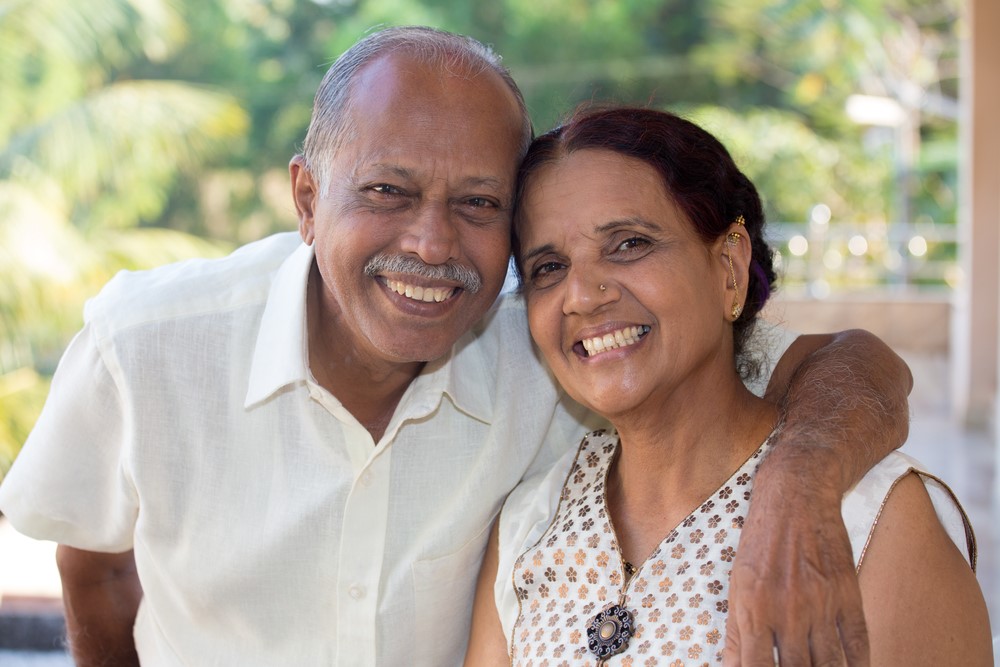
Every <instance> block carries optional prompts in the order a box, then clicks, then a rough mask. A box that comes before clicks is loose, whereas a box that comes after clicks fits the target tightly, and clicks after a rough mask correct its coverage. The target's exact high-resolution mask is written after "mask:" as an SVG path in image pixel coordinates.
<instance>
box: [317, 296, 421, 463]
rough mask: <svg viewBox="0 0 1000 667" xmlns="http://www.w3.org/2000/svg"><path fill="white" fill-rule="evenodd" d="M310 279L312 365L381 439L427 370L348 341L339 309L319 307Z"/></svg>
mask: <svg viewBox="0 0 1000 667" xmlns="http://www.w3.org/2000/svg"><path fill="white" fill-rule="evenodd" d="M309 283H310V284H309V288H308V295H309V296H308V300H307V308H306V326H307V328H308V337H309V370H310V371H311V372H312V374H313V377H315V378H316V381H317V382H318V383H319V384H320V386H322V387H323V388H324V389H326V390H327V391H329V392H330V393H331V394H333V395H334V396H335V397H336V398H337V400H339V401H340V402H341V404H343V406H344V407H345V408H346V409H347V410H348V411H349V412H350V413H351V414H352V415H354V418H355V419H357V420H358V421H359V422H360V423H361V425H362V426H364V427H365V429H366V430H367V431H368V433H369V434H371V436H372V440H374V441H375V442H376V443H377V442H378V441H379V440H380V439H381V438H382V436H383V435H384V434H385V430H386V428H387V427H388V426H389V421H390V420H391V419H392V415H393V414H394V413H395V411H396V406H397V405H398V404H399V401H400V399H401V398H402V397H403V394H404V393H406V389H407V388H408V387H409V386H410V383H412V382H413V380H414V379H416V377H417V376H418V375H419V374H420V372H421V370H423V367H424V362H408V363H391V362H387V361H385V360H384V359H377V358H371V355H365V354H364V353H363V352H362V351H359V350H357V349H353V346H350V345H345V340H346V337H345V336H338V335H337V331H338V330H340V328H341V327H340V326H338V322H337V317H338V314H336V313H329V312H327V311H326V310H325V309H323V308H321V307H320V304H319V298H318V295H317V294H316V291H317V290H316V287H315V285H316V281H314V280H312V279H311V280H310V281H309ZM331 341H336V344H333V343H331Z"/></svg>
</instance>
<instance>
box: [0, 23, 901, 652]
mask: <svg viewBox="0 0 1000 667" xmlns="http://www.w3.org/2000/svg"><path fill="white" fill-rule="evenodd" d="M529 139H530V123H529V121H528V117H527V114H526V111H525V108H524V103H523V100H522V98H521V95H520V93H519V91H518V90H517V87H516V86H515V85H514V83H513V81H512V80H511V79H510V77H509V75H508V74H507V72H506V71H505V70H504V69H503V68H502V67H501V66H500V65H499V60H498V58H497V57H496V56H495V55H493V54H492V53H491V52H490V51H489V50H488V49H486V48H485V47H483V46H482V45H481V44H478V43H477V42H475V41H473V40H470V39H467V38H464V37H460V36H455V35H450V34H447V33H441V32H438V31H434V30H430V29H425V28H405V29H390V30H386V31H382V32H378V33H375V34H372V35H370V36H369V37H367V38H365V39H364V40H362V41H361V42H359V43H358V44H356V45H355V46H354V47H353V48H351V49H350V50H349V51H348V52H347V53H345V54H344V55H343V56H341V58H340V59H339V60H338V61H337V62H336V63H335V64H334V65H333V66H332V67H331V69H330V71H329V72H328V73H327V76H326V78H325V79H324V81H323V83H322V85H321V87H320V89H319V91H318V93H317V95H316V101H315V108H314V112H313V118H312V122H311V125H310V128H309V134H308V137H307V139H306V143H305V151H304V155H303V156H296V157H295V158H293V159H292V162H291V165H290V172H291V182H292V194H293V198H294V201H295V206H296V209H297V211H298V216H299V221H300V225H299V232H300V233H299V234H298V235H295V234H280V235H277V236H274V237H270V238H267V239H264V240H262V241H259V242H256V243H252V244H250V245H248V246H246V247H244V248H242V249H240V250H238V251H237V252H235V253H234V254H233V255H231V256H229V257H227V258H224V259H220V260H214V261H189V262H184V263H180V264H177V265H173V266H168V267H164V268H160V269H157V270H154V271H150V272H144V273H136V274H122V275H120V276H118V277H116V278H115V279H114V280H113V281H111V283H109V284H108V286H107V287H106V288H105V289H104V290H103V291H102V293H101V294H100V295H99V296H98V297H97V298H95V299H94V300H93V301H91V302H90V303H89V304H88V307H87V311H86V318H85V319H86V324H85V326H84V329H83V330H82V331H81V332H80V333H79V335H78V336H77V337H76V338H75V339H74V341H73V342H72V343H71V345H70V346H69V348H68V350H67V351H66V354H65V356H64V358H63V360H62V362H61V364H60V368H59V370H58V371H57V373H56V376H55V378H54V379H53V384H52V391H51V394H50V397H49V400H48V402H47V404H46V407H45V410H44V412H43V414H42V416H41V418H40V419H39V421H38V424H37V426H36V427H35V430H34V431H33V433H32V435H31V437H30V439H29V441H28V442H27V443H26V445H25V448H24V451H23V452H22V454H21V456H20V457H19V458H18V460H17V461H16V463H15V464H14V467H13V469H12V470H11V472H10V474H9V476H8V477H7V479H6V480H5V481H4V483H3V486H2V487H0V507H2V509H3V511H4V512H5V513H6V514H7V515H8V516H9V518H10V520H11V521H12V522H13V524H14V525H15V526H16V527H17V528H18V529H19V530H21V531H22V532H25V533H27V534H29V535H32V536H35V537H38V538H44V539H50V540H55V541H57V542H59V543H60V545H61V546H60V548H59V552H58V554H59V555H58V560H59V567H60V571H61V574H62V578H63V586H64V597H65V604H66V612H67V621H68V627H69V634H70V641H71V645H72V648H73V651H74V654H75V656H76V659H77V660H78V664H80V665H94V664H128V663H129V662H135V661H136V660H137V659H139V660H141V661H142V663H143V664H144V665H180V664H195V665H198V664H218V665H230V664H231V665H241V666H243V667H245V666H248V665H278V664H281V665H375V664H381V665H434V666H436V665H448V664H457V663H459V662H460V661H461V659H462V655H463V651H464V648H465V641H466V636H467V631H468V623H469V613H470V608H471V600H472V596H473V589H474V585H475V580H476V574H477V570H478V566H479V562H480V559H481V557H482V554H483V550H484V548H485V544H486V539H487V536H488V533H489V527H490V523H491V520H492V519H493V517H494V516H495V515H496V512H497V510H498V508H499V506H500V504H501V502H502V501H503V499H504V497H505V495H506V494H507V492H508V491H509V490H510V489H511V488H512V487H513V486H514V485H515V484H516V483H517V482H518V481H519V480H520V479H521V478H522V477H523V476H525V475H526V474H529V473H530V472H531V471H533V470H540V469H542V468H544V467H545V466H547V465H549V464H550V462H551V461H553V459H554V457H555V456H557V455H558V454H559V452H561V451H563V449H564V448H565V447H568V446H572V443H574V442H576V441H577V440H578V438H579V435H580V434H581V433H583V431H584V429H585V428H586V425H585V424H584V422H585V421H586V420H587V419H588V417H587V416H586V415H583V414H581V412H582V411H581V410H580V408H579V407H578V406H575V405H573V404H572V403H570V402H569V401H568V400H567V399H565V398H564V397H562V396H561V395H560V394H559V393H558V391H557V389H556V388H554V387H553V385H552V383H551V380H550V378H549V377H548V375H547V373H546V372H545V370H544V369H543V368H542V367H541V366H540V364H539V362H538V360H537V359H536V357H535V356H534V353H533V350H532V346H531V341H530V339H529V338H528V332H527V326H526V323H525V319H524V312H523V306H522V304H521V302H520V300H519V299H517V298H516V297H505V298H502V299H500V300H499V301H497V300H496V297H497V294H498V293H499V291H500V289H501V286H502V283H503V280H504V274H505V267H506V265H507V260H508V255H509V250H510V246H509V240H508V236H509V232H510V229H509V227H510V220H511V208H512V206H513V183H514V176H515V170H516V167H517V164H518V160H519V158H520V157H521V155H522V154H523V151H524V150H525V148H526V145H527V143H528V141H529ZM805 357H808V358H807V359H806V361H804V362H802V363H801V364H800V363H799V361H801V360H802V359H803V358H805ZM824 358H826V359H828V361H825V360H824ZM795 367H798V370H797V371H795V377H794V378H793V381H792V382H791V383H789V381H788V378H789V376H790V375H791V373H792V370H793V369H794V368H795ZM841 368H842V369H847V371H853V376H854V377H853V379H852V380H846V379H842V378H841V377H840V373H839V371H837V370H836V369H841ZM880 369H881V370H880ZM847 374H848V375H850V373H847ZM776 376H777V377H776V378H775V380H774V381H773V382H772V386H777V387H784V386H787V385H789V384H790V386H791V390H790V391H789V393H788V397H787V400H786V403H787V406H788V407H787V410H786V412H787V414H786V418H787V427H786V429H785V432H784V433H785V437H784V438H783V440H784V441H783V442H782V443H779V444H778V445H776V447H775V450H776V452H775V455H774V456H773V457H772V459H773V461H772V462H771V463H770V464H769V465H768V466H767V467H766V469H765V470H762V472H761V475H760V477H759V479H760V481H759V482H758V485H759V488H760V490H759V491H758V493H759V497H760V499H759V500H758V501H757V506H756V507H757V508H759V513H758V515H757V518H755V516H751V517H750V518H749V521H748V523H749V524H750V525H749V526H748V528H747V531H746V534H747V535H748V537H746V538H744V539H745V541H746V546H745V547H744V548H742V549H741V554H745V555H743V556H741V558H743V563H742V568H743V570H742V571H741V573H740V574H738V577H737V579H736V581H735V582H734V584H735V585H736V586H737V587H740V586H742V587H743V590H746V593H745V594H744V595H743V596H740V597H738V598H737V599H736V600H734V607H735V611H734V618H736V619H738V620H739V621H740V624H739V627H738V628H737V630H736V631H735V632H734V633H733V635H734V637H736V638H738V639H739V640H740V642H741V647H740V650H741V651H742V653H743V656H744V660H745V663H744V664H755V663H753V660H755V659H757V658H758V657H759V656H766V658H768V659H770V657H771V646H772V642H773V641H774V637H775V636H776V637H777V641H779V642H781V643H782V655H783V660H784V658H785V656H789V659H790V660H793V661H794V660H795V659H797V658H798V659H801V660H802V661H803V664H805V663H808V661H809V660H810V657H809V652H810V650H812V651H813V657H814V659H817V660H821V659H823V658H824V657H825V656H827V655H829V654H830V652H836V653H839V651H841V648H840V647H841V640H840V639H839V638H838V635H837V633H838V629H837V628H838V624H839V626H840V633H841V634H842V635H843V637H844V640H843V641H844V645H845V646H846V647H847V651H848V654H849V655H851V656H853V655H854V654H855V653H856V652H857V653H863V651H864V647H865V639H864V626H863V621H861V620H860V618H861V616H860V603H859V601H858V595H857V590H856V584H854V583H853V571H852V568H851V565H850V551H849V547H848V546H847V542H846V535H842V534H839V533H837V532H836V531H834V532H833V534H832V535H830V536H829V537H826V538H824V539H820V537H821V536H816V535H814V534H813V531H814V530H815V526H816V525H826V524H831V525H832V523H833V522H832V521H815V520H813V517H810V516H808V515H809V514H811V513H817V512H819V513H821V514H824V515H826V516H830V517H839V496H840V494H841V493H842V492H843V490H844V489H845V488H847V486H849V485H850V483H851V480H853V479H855V478H857V477H858V476H860V474H861V473H862V472H863V470H864V469H865V468H866V467H867V465H868V462H870V461H873V460H875V459H877V458H878V457H879V456H881V454H882V453H883V452H869V451H867V450H866V448H865V447H863V446H861V445H859V444H858V443H863V442H867V441H877V440H885V439H886V438H887V437H888V438H889V439H892V440H894V441H895V442H897V443H898V442H900V441H901V440H902V438H903V435H904V433H905V428H906V427H905V421H906V411H905V395H906V393H907V392H908V389H909V386H908V383H909V375H908V372H907V371H906V369H905V366H903V365H902V364H901V363H900V362H899V361H898V360H897V359H896V358H895V357H894V355H892V353H891V352H890V351H888V350H887V349H886V348H885V347H884V346H882V345H881V344H880V343H879V342H878V341H874V340H872V339H871V337H869V336H867V335H864V334H860V333H854V334H844V335H840V336H831V337H819V338H815V337H814V338H806V339H800V340H799V341H797V342H796V343H795V344H794V345H793V346H792V350H791V352H790V353H789V354H787V355H786V357H785V360H784V361H783V362H782V363H781V364H779V366H778V371H777V372H776ZM818 385H822V386H818ZM858 392H861V395H862V396H867V397H874V398H875V399H879V400H881V401H882V406H883V407H885V406H888V407H889V413H890V415H891V417H892V420H887V419H886V418H885V417H884V416H880V417H878V418H876V417H873V416H872V414H873V413H872V412H865V411H864V410H858V409H856V408H857V406H859V405H860V406H864V405H865V403H864V401H863V400H861V401H858V400H853V399H851V400H847V397H851V396H855V395H858ZM845 405H846V407H845ZM817 415H822V421H821V422H820V423H819V425H818V428H819V429H820V430H821V431H823V432H824V433H819V434H814V433H810V432H809V425H810V424H811V423H813V422H814V421H815V420H816V416H817ZM885 431H890V432H889V433H888V434H886V433H885ZM873 435H878V436H879V437H878V438H874V437H872V436H873ZM808 443H817V444H818V446H815V447H809V446H800V445H803V444H808ZM832 462H835V463H832ZM831 465H834V466H835V467H834V471H835V473H836V474H834V475H832V476H831V474H830V467H831ZM785 471H789V472H787V473H786V472H785ZM779 488H780V490H779ZM781 494H785V495H784V497H783V498H782V497H781ZM764 514H770V515H769V516H768V519H773V523H772V524H770V526H773V528H772V527H770V526H768V525H762V521H761V519H760V518H759V517H760V516H763V515H764ZM803 570H807V571H806V572H803ZM775 582H783V583H782V584H781V585H776V586H772V585H771V584H772V583H775ZM817 596H818V597H817ZM795 664H798V663H795Z"/></svg>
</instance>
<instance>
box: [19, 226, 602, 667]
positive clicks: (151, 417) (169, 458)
mask: <svg viewBox="0 0 1000 667" xmlns="http://www.w3.org/2000/svg"><path fill="white" fill-rule="evenodd" d="M312 260H313V255H312V250H311V248H310V247H309V246H305V245H303V244H302V243H301V242H300V240H299V238H298V236H297V235H296V234H281V235H276V236H273V237H270V238H267V239H264V240H263V241H259V242H257V243H253V244H250V245H248V246H245V247H244V248H242V249H240V250H238V251H237V252H236V253H234V254H233V255H231V256H229V257H227V258H224V259H221V260H212V261H205V260H192V261H188V262H182V263H179V264H176V265H171V266H168V267H163V268H160V269H156V270H153V271H148V272H142V273H131V274H120V275H119V276H117V277H116V278H115V279H114V280H113V281H111V282H110V283H109V284H108V285H107V287H106V288H105V289H104V290H103V291H102V293H101V294H100V295H99V296H98V297H97V298H95V299H93V300H92V301H91V302H90V303H89V304H88V305H87V308H86V310H85V320H86V324H85V327H84V329H83V330H82V331H81V332H80V333H79V334H78V335H77V336H76V338H75V339H74V340H73V342H72V343H71V344H70V346H69V348H68V350H67V351H66V353H65V356H64V358H63V360H62V361H61V363H60V366H59V369H58V371H57V373H56V375H55V377H54V379H53V383H52V389H51V393H50V396H49V399H48V401H47V403H46V405H45V408H44V410H43V413H42V416H41V418H40V419H39V421H38V424H37V425H36V427H35V429H34V431H33V432H32V434H31V436H30V438H29V439H28V442H27V443H26V444H25V447H24V449H23V451H22V453H21V454H20V456H19V457H18V458H17V460H16V461H15V463H14V466H13V468H12V469H11V471H10V472H9V474H8V475H7V477H6V479H5V480H4V481H3V484H2V486H0V509H2V511H3V512H4V513H5V514H6V515H7V516H8V518H9V519H10V520H11V522H12V523H13V524H14V526H15V527H16V528H17V529H18V530H19V531H21V532H23V533H25V534H27V535H30V536H33V537H36V538H39V539H47V540H54V541H56V542H60V543H63V544H67V545H70V546H74V547H77V548H81V549H87V550H93V551H105V552H121V551H126V550H128V549H134V550H135V560H136V566H137V568H138V572H139V576H140V579H141V581H142V585H143V589H144V593H145V595H144V598H143V602H142V605H141V607H140V610H139V615H138V618H137V620H136V627H135V637H136V645H137V647H138V650H139V655H140V658H141V660H142V662H143V665H145V666H147V667H149V666H157V665H182V664H186V665H240V666H241V667H247V666H252V665H269V666H273V665H352V666H354V665H375V664H380V665H429V666H435V667H437V666H440V665H449V664H458V663H460V662H461V659H462V656H463V653H464V649H465V643H466V640H467V634H468V623H469V616H470V610H471V604H472V598H473V591H474V586H475V579H476V575H477V573H478V569H479V561H480V559H481V556H482V553H483V550H484V548H485V542H486V538H487V536H488V531H489V526H490V523H491V520H492V519H493V517H494V516H495V514H496V512H497V510H498V508H499V506H500V503H501V502H502V501H503V499H504V497H505V496H506V494H507V492H508V491H510V489H511V488H513V487H514V485H515V484H516V483H517V482H518V481H519V480H520V479H521V478H522V476H523V475H524V474H525V472H526V471H528V469H529V467H530V466H531V465H532V462H534V465H535V467H536V469H542V468H545V467H547V466H548V465H550V464H551V463H552V462H553V461H554V460H556V458H557V457H558V456H559V455H560V454H561V453H562V452H563V451H565V450H566V449H567V448H570V447H572V446H573V445H574V444H575V443H576V442H577V441H578V440H579V436H580V434H581V433H583V432H585V431H586V430H588V429H590V428H593V427H594V426H595V425H596V424H593V423H590V424H586V425H584V424H582V423H580V422H579V421H577V420H576V419H575V418H574V417H573V416H572V415H571V414H570V411H579V408H578V407H577V406H574V405H572V404H571V403H569V402H565V403H560V402H559V401H560V396H559V394H558V393H557V391H556V390H555V389H554V387H553V384H552V381H551V379H550V378H549V376H548V374H547V373H546V372H545V371H544V369H543V368H542V367H541V366H540V364H539V362H538V360H537V359H536V357H535V352H534V350H533V348H532V346H531V343H530V340H529V337H528V329H527V324H526V321H525V316H524V309H523V305H522V303H521V301H520V300H519V299H517V298H516V297H513V296H505V297H503V298H502V299H501V300H500V302H499V303H498V304H497V306H495V308H494V309H493V310H492V311H491V312H490V313H489V314H488V315H487V316H486V317H485V318H484V320H483V322H482V323H481V324H480V325H478V326H477V328H476V329H475V330H474V331H472V332H470V333H469V334H467V335H466V336H464V337H463V338H462V339H460V340H459V341H458V342H457V343H456V345H455V346H454V349H453V351H452V353H451V354H450V356H449V357H448V358H447V359H443V360H439V361H437V362H433V363H429V364H427V366H426V368H425V370H424V372H423V373H422V374H421V375H420V376H419V377H418V378H417V379H416V380H415V381H414V382H413V384H412V385H411V386H410V387H409V389H408V390H407V392H406V394H405V395H404V396H403V398H402V400H401V401H400V403H399V406H398V408H397V410H396V413H395V414H394V415H393V418H392V421H391V422H390V424H389V426H388V428H387V429H386V431H385V435H384V436H383V437H382V439H381V440H380V441H379V442H378V443H374V442H373V441H372V439H371V437H370V436H369V434H368V432H367V431H366V430H365V429H364V427H362V426H361V424H360V423H359V422H358V421H357V420H356V419H354V417H353V416H351V414H350V413H348V412H347V410H346V409H344V407H343V406H342V405H341V403H340V402H339V401H338V400H337V399H336V398H334V397H333V396H332V395H331V394H330V393H329V392H327V391H326V390H325V389H323V388H322V387H320V386H319V385H318V384H317V383H316V382H315V380H314V378H313V377H312V375H311V374H310V372H309V370H308V364H307V360H308V352H307V349H306V341H307V337H306V326H305V312H306V310H305V288H306V280H307V277H308V274H309V267H310V265H311V263H312Z"/></svg>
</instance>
